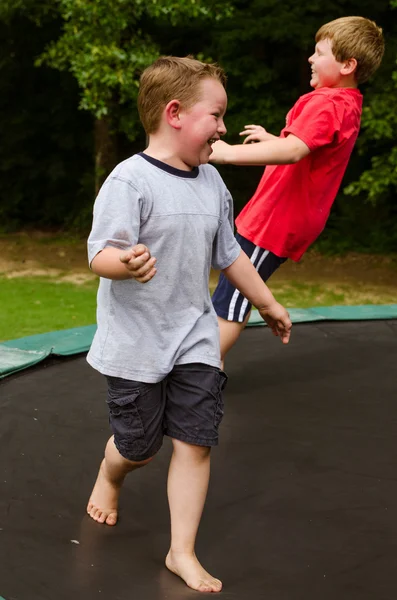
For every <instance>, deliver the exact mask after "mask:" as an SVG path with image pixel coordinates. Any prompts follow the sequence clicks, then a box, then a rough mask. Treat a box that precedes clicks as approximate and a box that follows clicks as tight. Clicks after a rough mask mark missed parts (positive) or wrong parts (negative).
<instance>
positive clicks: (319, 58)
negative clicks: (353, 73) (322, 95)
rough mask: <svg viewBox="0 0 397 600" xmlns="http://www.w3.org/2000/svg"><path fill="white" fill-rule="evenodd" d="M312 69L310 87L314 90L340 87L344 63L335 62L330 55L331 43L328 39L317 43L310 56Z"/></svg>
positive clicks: (333, 57)
mask: <svg viewBox="0 0 397 600" xmlns="http://www.w3.org/2000/svg"><path fill="white" fill-rule="evenodd" d="M309 63H310V65H311V68H312V76H311V79H310V85H311V86H312V87H313V88H314V89H315V90H316V89H319V88H322V87H330V88H333V87H341V81H342V80H343V73H342V69H343V67H344V63H340V62H338V61H337V60H336V58H335V56H334V55H333V54H332V43H331V41H330V40H328V39H324V40H321V41H319V42H317V44H316V47H315V50H314V54H312V56H310V58H309Z"/></svg>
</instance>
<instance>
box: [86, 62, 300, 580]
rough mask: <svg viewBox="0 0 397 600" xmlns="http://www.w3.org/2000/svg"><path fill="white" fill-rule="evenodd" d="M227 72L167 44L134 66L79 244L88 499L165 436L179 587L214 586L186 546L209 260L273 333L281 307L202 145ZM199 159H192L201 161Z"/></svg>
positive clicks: (204, 413)
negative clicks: (103, 403) (104, 389)
mask: <svg viewBox="0 0 397 600" xmlns="http://www.w3.org/2000/svg"><path fill="white" fill-rule="evenodd" d="M224 86H225V75H224V73H223V71H222V70H221V69H220V68H219V67H217V66H216V65H209V64H204V63H201V62H199V61H196V60H194V59H191V58H188V57H187V58H175V57H165V58H160V59H158V60H157V61H156V62H155V63H154V64H153V65H152V66H151V67H149V68H148V69H146V70H145V71H144V73H143V75H142V78H141V85H140V91H139V97H138V107H139V113H140V118H141V121H142V123H143V125H144V127H145V130H146V132H147V134H148V136H149V145H148V147H147V149H146V150H145V152H144V153H140V154H137V155H135V156H132V157H131V158H129V159H128V160H126V161H124V162H122V163H121V164H119V165H118V166H117V167H116V168H115V169H114V171H113V172H112V173H111V174H110V176H109V177H108V179H107V180H106V181H105V183H104V185H103V186H102V188H101V190H100V192H99V195H98V198H97V200H96V202H95V207H94V220H93V226H92V231H91V234H90V236H89V240H88V254H89V261H90V265H91V268H92V270H93V271H94V272H95V273H96V274H97V275H99V276H100V277H101V279H100V285H99V291H98V309H97V322H98V329H97V333H96V335H95V338H94V341H93V343H92V347H91V349H90V352H89V354H88V357H87V360H88V362H89V363H90V364H91V365H92V366H93V367H94V368H95V369H97V370H98V371H100V372H101V373H103V374H104V375H105V376H106V377H107V381H108V406H109V413H110V424H111V427H112V431H113V436H112V437H111V438H110V439H109V441H108V443H107V445H106V449H105V457H104V459H103V461H102V463H101V466H100V469H99V473H98V478H97V481H96V483H95V486H94V489H93V492H92V494H91V497H90V500H89V502H88V506H87V512H88V514H89V515H90V516H91V517H92V518H93V519H94V520H95V521H97V522H99V523H106V524H108V525H115V524H116V521H117V507H118V497H119V493H120V488H121V484H122V482H123V480H124V477H125V476H126V474H127V473H128V472H130V471H133V470H135V469H138V468H140V467H143V466H144V465H146V464H148V463H149V462H150V461H151V460H152V459H153V457H154V456H155V454H156V453H157V452H158V450H159V449H160V447H161V445H162V440H163V435H168V436H170V437H171V439H172V443H173V455H172V459H171V464H170V470H169V476H168V499H169V505H170V513H171V546H170V550H169V552H168V555H167V557H166V566H167V568H168V569H170V570H171V571H172V572H173V573H175V574H177V575H179V576H180V577H181V578H182V579H183V580H184V581H185V582H186V583H187V585H188V586H189V587H191V588H193V589H195V590H198V591H202V592H219V591H220V590H221V588H222V583H221V582H220V581H219V580H218V579H215V578H214V577H212V576H211V575H210V574H209V573H207V571H205V569H204V568H203V567H202V566H201V564H200V563H199V561H198V559H197V557H196V555H195V551H194V548H195V540H196V535H197V530H198V526H199V522H200V518H201V513H202V510H203V507H204V502H205V498H206V493H207V488H208V482H209V468H210V449H211V447H212V446H215V445H217V443H218V427H219V424H220V421H221V419H222V415H223V400H222V390H223V388H224V386H225V383H226V375H225V374H224V373H223V371H222V370H221V369H220V367H221V362H220V347H219V330H218V326H217V318H216V314H215V312H214V309H213V308H212V303H211V299H210V295H209V288H208V280H209V274H210V268H211V265H212V266H213V267H214V268H215V269H220V270H221V271H222V272H223V273H224V274H225V275H226V277H228V278H229V279H230V281H232V282H233V285H235V286H236V287H237V288H239V289H240V290H241V292H242V293H243V294H244V295H245V297H247V298H249V299H250V301H251V302H252V304H253V305H254V306H257V308H258V310H259V312H260V314H261V316H262V317H263V319H264V320H265V321H266V322H267V323H268V325H269V326H270V328H271V329H272V331H273V333H274V334H275V335H279V336H280V337H281V340H282V342H283V343H287V342H288V340H289V335H290V329H291V321H290V319H289V315H288V313H287V311H286V310H285V309H284V308H283V307H282V306H281V305H280V304H278V303H277V302H276V300H275V299H274V297H273V296H272V294H271V292H270V291H269V289H268V288H267V287H266V285H265V284H264V283H263V282H262V280H261V278H260V276H259V275H258V273H257V272H256V271H255V268H254V267H253V266H252V264H251V262H250V260H249V259H248V257H247V256H246V255H245V254H244V252H242V251H241V249H240V246H239V245H238V243H237V242H236V240H235V238H234V234H233V215H232V199H231V197H230V194H229V192H228V190H227V189H226V187H225V185H224V183H223V181H222V179H221V177H220V176H219V174H218V172H217V171H216V169H215V168H214V167H212V166H211V165H208V164H207V163H208V160H209V157H210V154H211V151H212V150H211V145H212V143H214V142H215V141H216V140H218V139H219V138H220V136H221V135H223V134H224V133H225V132H226V128H225V125H224V122H223V117H224V114H225V111H226V104H227V96H226V92H225V88H224ZM199 165H201V166H200V167H199Z"/></svg>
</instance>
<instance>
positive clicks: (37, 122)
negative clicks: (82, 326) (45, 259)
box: [0, 0, 397, 248]
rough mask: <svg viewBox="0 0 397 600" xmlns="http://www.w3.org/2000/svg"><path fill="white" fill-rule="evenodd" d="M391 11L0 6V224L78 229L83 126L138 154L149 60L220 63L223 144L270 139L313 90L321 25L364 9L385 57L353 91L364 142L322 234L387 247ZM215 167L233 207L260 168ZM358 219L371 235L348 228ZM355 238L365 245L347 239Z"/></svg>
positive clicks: (395, 27) (353, 3) (269, 2)
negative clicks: (358, 93)
mask: <svg viewBox="0 0 397 600" xmlns="http://www.w3.org/2000/svg"><path fill="white" fill-rule="evenodd" d="M396 7H397V0H377V2H375V0H360V1H359V0H331V1H330V2H327V3H325V4H324V2H322V1H320V0H312V2H311V3H307V2H306V1H304V0H284V1H283V2H278V1H277V0H230V1H229V2H222V0H179V1H177V0H0V34H1V35H0V56H1V58H0V73H1V78H0V90H1V94H0V135H1V138H2V141H3V143H2V145H1V146H0V178H1V190H2V197H1V202H0V219H1V227H2V228H3V229H4V228H5V227H8V228H10V227H11V226H15V227H16V226H20V225H21V224H23V223H25V224H32V225H33V224H36V225H38V224H39V225H40V226H55V227H59V226H61V225H63V226H64V227H70V226H72V225H73V226H77V227H83V228H84V227H85V226H86V225H87V223H88V222H89V220H90V216H91V205H92V199H93V192H92V190H93V179H94V160H93V154H94V136H93V131H92V129H93V120H94V118H97V119H98V118H100V119H102V120H106V122H107V124H108V125H109V131H110V133H111V134H112V137H113V140H114V141H116V142H117V144H115V145H116V146H117V147H116V153H117V157H116V158H118V159H121V158H124V157H125V156H128V155H130V154H131V153H132V152H133V151H134V150H135V147H134V146H133V145H132V143H131V141H132V140H135V141H134V144H135V143H136V144H137V147H136V149H138V148H139V149H141V147H142V146H141V145H142V143H143V142H144V137H143V132H142V128H141V126H140V123H139V120H138V113H137V110H136V97H137V92H138V80H139V75H140V73H141V71H142V69H143V68H144V67H145V66H146V65H147V64H149V63H150V62H152V60H154V59H155V58H156V57H157V56H158V55H159V54H175V55H179V56H183V55H186V54H193V55H196V56H198V57H199V58H201V59H203V60H216V61H217V62H219V63H220V64H221V65H222V66H223V67H224V68H225V70H226V72H227V74H228V95H229V107H228V113H227V115H226V124H227V127H228V136H227V140H228V141H230V142H233V143H236V142H238V141H239V139H240V138H238V136H237V134H238V132H239V131H240V130H241V129H242V127H243V126H244V125H245V124H246V123H251V122H257V123H261V124H263V125H264V126H265V127H266V128H267V129H269V131H271V132H273V133H277V132H278V131H280V129H281V128H282V127H283V126H284V122H285V115H286V113H287V111H288V110H289V109H290V108H291V106H292V105H293V104H294V102H295V101H296V99H297V98H298V96H299V95H301V94H303V93H306V92H308V91H310V88H309V83H308V82H309V66H308V63H307V57H308V56H309V55H310V54H311V51H312V48H313V44H314V35H315V32H316V31H317V29H318V28H319V27H320V26H321V25H322V24H323V23H324V22H327V21H329V20H332V19H335V18H337V17H340V16H344V15H347V14H361V15H363V16H367V17H369V18H372V19H374V20H376V21H377V23H378V24H379V25H381V26H382V27H383V28H384V32H385V37H386V55H385V58H384V61H383V64H382V67H381V69H380V70H379V72H378V73H377V75H376V76H375V77H374V78H373V80H372V82H371V83H370V84H369V85H366V86H364V88H363V91H364V99H365V102H364V113H363V120H362V133H361V134H360V136H359V140H358V144H357V148H356V150H355V152H354V154H353V157H352V160H351V163H350V165H349V168H348V171H347V174H346V177H345V181H344V189H345V192H346V195H343V194H342V193H341V194H340V196H339V197H338V199H337V202H336V205H335V210H334V211H333V213H332V217H331V221H330V224H329V228H327V232H326V233H325V234H324V235H323V239H324V240H326V239H331V238H332V244H331V245H332V246H333V247H335V244H336V245H338V242H337V240H338V236H339V240H340V245H341V246H343V245H349V244H350V243H351V244H353V243H354V244H356V245H357V246H360V245H362V244H364V245H365V244H366V243H367V241H368V240H372V242H371V243H373V244H374V245H375V246H376V247H380V246H382V247H385V248H390V245H391V244H394V243H395V240H396V237H397V233H395V228H393V225H392V223H393V222H394V221H395V220H396V219H395V217H396V216H397V215H396V212H397V207H396V200H395V191H396V187H397V146H396V144H395V139H394V131H395V129H396V125H397V123H396V121H397V117H396V114H395V110H394V105H395V103H396V102H395V101H396V97H397V93H396V90H397V87H396V86H397V69H396V56H397V22H396V20H395V14H396V13H395V11H394V9H395V8H396ZM395 23H396V24H395ZM34 64H35V65H36V68H34V66H33V65H34ZM50 67H51V68H50ZM77 106H80V108H82V109H84V110H81V111H77ZM100 167H101V168H103V165H100ZM220 171H221V174H222V175H223V176H224V177H225V179H226V182H227V184H228V186H229V188H230V190H231V191H232V193H233V196H234V198H235V201H236V212H238V210H239V209H240V208H241V207H242V206H243V205H244V204H245V203H246V202H247V200H248V199H249V197H250V196H251V194H252V192H253V191H254V189H255V186H256V184H257V182H258V181H259V178H260V174H261V170H260V169H255V168H246V169H243V168H237V167H230V168H229V167H222V168H220ZM365 203H367V204H365ZM364 205H365V206H364ZM372 205H373V206H372ZM353 207H354V208H353ZM355 211H357V212H358V213H359V214H360V215H364V217H363V218H364V219H367V224H368V227H367V226H366V225H365V224H364V223H361V225H360V228H357V227H356V226H355V219H356V212H355ZM371 211H372V212H371ZM378 217H379V219H381V220H383V231H384V236H383V237H384V239H385V241H384V243H383V242H382V243H381V239H380V235H381V234H380V232H381V229H382V228H380V225H379V227H378V220H379V219H378ZM393 220H394V221H393ZM364 225H365V226H364ZM359 229H360V231H361V232H364V231H366V232H367V235H366V236H365V239H364V236H362V237H363V239H362V240H361V239H360V240H359V239H356V238H357V236H358V232H359ZM371 232H373V233H371ZM377 232H378V233H377ZM327 236H328V237H327ZM365 240H367V241H365ZM387 240H389V241H388V242H387Z"/></svg>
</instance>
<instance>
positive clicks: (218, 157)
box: [210, 140, 230, 165]
mask: <svg viewBox="0 0 397 600" xmlns="http://www.w3.org/2000/svg"><path fill="white" fill-rule="evenodd" d="M211 148H212V153H211V154H210V162H214V163H218V164H220V165H222V164H225V163H227V162H228V161H227V154H228V150H229V148H230V144H226V142H222V141H221V140H218V141H217V142H215V143H214V144H212V146H211Z"/></svg>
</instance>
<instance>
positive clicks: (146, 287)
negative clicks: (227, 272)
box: [87, 154, 240, 383]
mask: <svg viewBox="0 0 397 600" xmlns="http://www.w3.org/2000/svg"><path fill="white" fill-rule="evenodd" d="M138 243H142V244H145V245H146V246H147V247H148V248H149V250H150V253H151V255H152V256H155V257H156V258H157V263H156V268H157V273H156V274H155V276H154V277H153V278H152V279H151V280H150V281H149V282H147V283H139V282H138V281H136V280H135V279H127V280H123V281H116V280H110V279H104V278H101V280H100V284H99V290H98V305H97V323H98V329H97V332H96V334H95V337H94V340H93V343H92V346H91V349H90V351H89V353H88V357H87V360H88V362H89V363H90V365H91V366H93V367H94V368H95V369H97V370H98V371H100V372H101V373H103V374H105V375H111V376H114V377H122V378H123V379H132V380H136V381H143V382H146V383H155V382H157V381H161V380H162V379H164V377H165V376H166V375H167V374H168V373H169V372H170V371H171V370H172V368H173V366H174V365H176V364H179V365H180V364H186V363H194V362H200V363H205V364H208V365H213V366H215V367H219V366H220V348H219V330H218V325H217V318H216V315H215V312H214V309H213V307H212V302H211V298H210V294H209V289H208V281H209V274H210V267H211V265H212V266H213V267H214V268H215V269H225V268H226V267H228V266H230V265H231V264H232V263H233V262H234V261H235V260H236V259H237V258H238V256H239V254H240V246H239V245H238V243H237V242H236V240H235V238H234V234H233V209H232V199H231V196H230V194H229V192H228V190H227V188H226V186H225V184H224V183H223V181H222V179H221V177H220V175H219V174H218V171H217V170H216V169H215V168H214V167H213V166H211V165H202V166H200V167H199V168H196V169H194V170H193V171H181V170H179V169H175V168H173V167H170V166H169V165H166V164H165V163H162V162H160V161H157V160H155V159H153V158H151V157H149V156H147V155H145V154H137V155H135V156H132V157H131V158H129V159H128V160H126V161H124V162H122V163H120V164H119V165H118V166H117V167H116V168H115V169H114V171H113V172H112V173H111V174H110V175H109V177H108V178H107V180H106V181H105V183H104V184H103V186H102V188H101V190H100V192H99V195H98V197H97V199H96V202H95V206H94V220H93V226H92V231H91V233H90V236H89V239H88V258H89V262H90V263H91V261H92V260H93V258H94V257H95V255H96V254H97V253H98V252H100V251H101V250H103V249H104V248H106V247H107V246H111V247H115V248H120V250H127V249H129V248H130V247H131V246H134V245H135V244H138Z"/></svg>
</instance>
